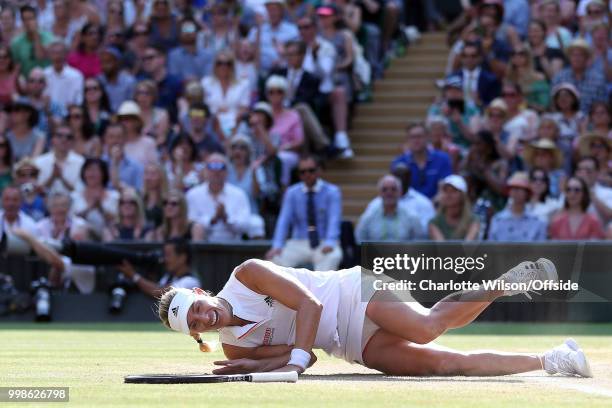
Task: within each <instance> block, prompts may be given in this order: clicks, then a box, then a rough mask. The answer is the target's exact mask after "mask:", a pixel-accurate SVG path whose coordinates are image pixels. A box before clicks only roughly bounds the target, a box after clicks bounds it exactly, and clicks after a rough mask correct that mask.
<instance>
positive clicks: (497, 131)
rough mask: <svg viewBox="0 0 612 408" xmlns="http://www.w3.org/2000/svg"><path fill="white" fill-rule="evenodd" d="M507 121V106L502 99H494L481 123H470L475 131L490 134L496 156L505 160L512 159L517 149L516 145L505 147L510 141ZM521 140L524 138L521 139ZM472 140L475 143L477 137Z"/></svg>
mask: <svg viewBox="0 0 612 408" xmlns="http://www.w3.org/2000/svg"><path fill="white" fill-rule="evenodd" d="M507 119H508V105H507V104H506V102H505V101H504V100H503V99H502V98H495V99H493V100H492V101H491V103H490V104H489V106H487V109H486V110H485V115H484V117H483V119H482V120H481V121H478V120H474V121H472V127H474V128H475V129H477V131H483V130H485V131H489V132H491V134H492V135H493V141H494V142H495V148H496V150H497V152H498V154H499V155H500V156H501V157H503V158H505V159H512V158H513V156H514V155H515V154H516V148H517V147H516V145H515V146H508V145H507V143H508V141H509V140H510V133H509V132H508V131H507V130H506V122H507ZM523 136H524V135H523ZM522 139H526V138H525V137H523V138H522ZM474 140H475V141H477V140H478V136H477V137H476V138H475V139H474ZM510 149H513V150H510Z"/></svg>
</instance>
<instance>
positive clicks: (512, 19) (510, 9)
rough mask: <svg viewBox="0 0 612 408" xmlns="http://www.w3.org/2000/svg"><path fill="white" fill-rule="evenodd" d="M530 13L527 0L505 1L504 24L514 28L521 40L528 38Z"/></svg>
mask: <svg viewBox="0 0 612 408" xmlns="http://www.w3.org/2000/svg"><path fill="white" fill-rule="evenodd" d="M529 11H530V10H529V2H528V1H527V0H503V15H504V23H506V24H508V25H510V26H512V27H513V28H514V29H515V30H516V32H517V33H518V35H519V36H520V37H521V38H525V37H526V36H527V31H528V29H529V18H530V17H531V16H530V12H529Z"/></svg>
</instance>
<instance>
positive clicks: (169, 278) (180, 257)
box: [118, 238, 200, 298]
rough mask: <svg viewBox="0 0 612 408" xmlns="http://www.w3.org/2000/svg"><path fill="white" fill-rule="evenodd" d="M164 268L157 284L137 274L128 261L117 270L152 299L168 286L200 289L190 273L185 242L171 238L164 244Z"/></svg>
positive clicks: (187, 246) (189, 249) (198, 282)
mask: <svg viewBox="0 0 612 408" xmlns="http://www.w3.org/2000/svg"><path fill="white" fill-rule="evenodd" d="M164 267H165V270H166V273H165V274H164V275H163V276H162V277H161V279H160V280H159V282H157V283H156V282H153V281H151V280H149V279H146V278H144V277H143V276H141V275H140V274H139V273H137V272H136V269H135V268H134V266H133V265H132V264H131V263H129V262H128V261H123V263H122V264H121V265H120V266H119V267H118V269H119V270H120V271H121V272H122V273H123V275H124V276H125V277H126V278H127V279H130V280H131V281H132V282H134V283H135V284H136V286H137V287H138V289H140V290H141V291H142V292H143V293H146V294H147V295H149V296H151V297H154V298H159V297H160V296H161V295H162V294H163V292H164V291H165V290H166V289H167V288H168V287H169V286H173V287H175V288H187V289H192V288H195V287H200V280H199V279H198V278H197V277H196V276H194V275H193V274H192V273H191V248H190V247H189V243H188V242H187V241H186V240H184V239H181V238H172V239H169V240H168V241H166V242H165V243H164Z"/></svg>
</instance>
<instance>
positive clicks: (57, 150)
mask: <svg viewBox="0 0 612 408" xmlns="http://www.w3.org/2000/svg"><path fill="white" fill-rule="evenodd" d="M73 144H74V135H73V134H72V131H71V129H70V127H69V126H68V125H65V124H62V125H58V126H55V128H54V129H53V133H52V136H51V150H50V151H49V152H47V153H45V154H42V155H41V156H38V157H37V158H36V159H35V160H34V163H35V164H36V166H37V167H38V169H39V170H40V173H39V174H38V184H39V185H41V186H42V187H43V188H44V189H45V191H46V192H55V191H59V192H63V193H67V194H69V193H70V192H72V191H73V190H74V189H75V187H78V183H79V172H80V171H81V166H82V165H83V163H84V162H85V159H84V158H83V156H81V155H80V154H78V153H75V152H74V151H73V150H72V145H73Z"/></svg>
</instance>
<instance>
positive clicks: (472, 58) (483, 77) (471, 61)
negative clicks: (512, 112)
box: [453, 42, 501, 107]
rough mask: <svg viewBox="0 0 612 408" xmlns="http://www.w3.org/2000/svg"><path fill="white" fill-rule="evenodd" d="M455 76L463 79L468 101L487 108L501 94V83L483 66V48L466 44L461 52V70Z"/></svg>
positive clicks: (477, 44) (472, 43)
mask: <svg viewBox="0 0 612 408" xmlns="http://www.w3.org/2000/svg"><path fill="white" fill-rule="evenodd" d="M453 75H457V76H459V77H461V79H462V82H463V90H464V94H465V98H466V100H471V101H473V102H475V103H476V104H477V105H480V106H485V107H486V106H487V105H489V103H490V102H491V101H492V100H493V99H495V98H497V97H498V96H499V95H500V93H501V83H500V81H499V80H498V79H497V77H496V76H495V74H493V73H492V72H490V71H488V70H487V69H486V68H485V67H484V65H483V55H482V46H481V45H480V43H477V42H466V43H465V45H464V46H463V50H462V51H461V69H460V70H458V71H456V72H454V73H453Z"/></svg>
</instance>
